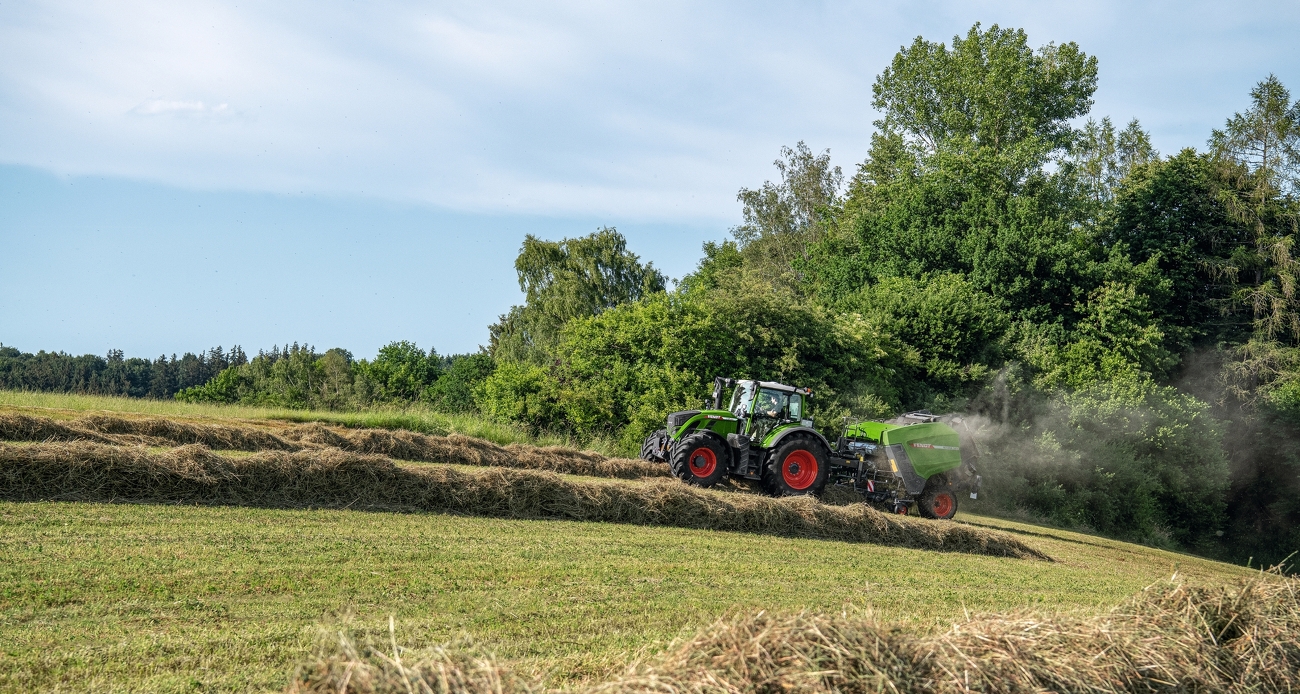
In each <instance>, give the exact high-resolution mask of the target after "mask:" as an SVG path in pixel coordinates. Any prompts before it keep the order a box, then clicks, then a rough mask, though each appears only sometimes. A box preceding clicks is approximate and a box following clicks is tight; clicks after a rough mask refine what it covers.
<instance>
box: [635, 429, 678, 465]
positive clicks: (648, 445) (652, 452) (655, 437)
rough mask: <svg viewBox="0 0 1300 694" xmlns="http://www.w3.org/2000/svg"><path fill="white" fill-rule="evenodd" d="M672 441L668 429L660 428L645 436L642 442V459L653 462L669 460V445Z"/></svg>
mask: <svg viewBox="0 0 1300 694" xmlns="http://www.w3.org/2000/svg"><path fill="white" fill-rule="evenodd" d="M672 441H673V439H672V437H671V436H669V435H668V430H667V429H660V430H658V431H656V432H654V433H652V434H650V435H649V436H647V437H645V442H644V443H642V444H641V460H649V461H650V462H652V463H666V462H668V447H669V444H671V443H672Z"/></svg>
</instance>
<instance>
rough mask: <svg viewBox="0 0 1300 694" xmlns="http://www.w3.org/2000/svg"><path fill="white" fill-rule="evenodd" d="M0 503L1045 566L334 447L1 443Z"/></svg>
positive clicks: (836, 517)
mask: <svg viewBox="0 0 1300 694" xmlns="http://www.w3.org/2000/svg"><path fill="white" fill-rule="evenodd" d="M0 498H4V499H9V500H15V501H35V500H68V501H142V502H184V503H201V504H233V505H249V506H265V507H332V508H353V509H374V510H394V511H410V512H421V511H434V512H450V513H462V514H467V515H477V516H493V517H500V518H529V519H562V520H574V521H597V522H607V523H628V524H634V525H661V526H674V527H682V528H699V529H710V530H728V531H738V532H750V533H761V534H767V535H780V536H786V537H807V538H820V539H828V540H843V541H848V542H865V543H873V544H881V545H892V546H901V547H913V548H918V549H930V550H939V551H951V552H969V553H974V554H987V555H993V556H1002V557H1017V558H1036V559H1048V558H1047V557H1046V556H1045V555H1043V554H1042V553H1040V552H1038V551H1037V550H1034V549H1032V548H1030V547H1029V546H1027V545H1025V544H1024V543H1022V542H1020V541H1019V540H1016V539H1015V538H1013V537H1011V536H1010V535H1008V534H1006V533H1002V532H997V531H988V530H983V529H979V528H974V527H971V526H967V525H962V524H958V523H948V522H933V521H923V520H919V519H912V518H903V517H899V516H894V515H890V514H885V513H881V512H879V511H876V510H874V509H871V508H869V507H867V506H866V505H864V504H858V505H854V506H827V505H824V504H822V503H820V502H818V501H817V500H816V499H813V498H810V497H797V498H791V499H772V498H768V497H761V496H757V495H747V494H726V493H720V492H710V491H703V490H698V489H694V488H691V487H688V486H686V485H684V484H681V483H679V482H676V481H673V480H651V481H646V482H642V483H635V484H632V483H611V482H596V481H575V480H569V479H565V478H562V477H560V476H559V475H556V474H553V473H549V472H540V471H533V470H510V469H505V468H486V469H484V470H482V471H475V472H466V471H462V470H458V469H455V468H451V467H442V466H428V467H423V466H422V467H401V466H398V465H395V464H394V463H393V462H392V461H391V460H388V459H386V458H381V457H379V456H374V455H365V454H359V453H353V452H348V451H342V450H339V449H334V448H324V449H319V450H307V451H295V452H282V451H267V452H262V453H257V454H254V455H252V456H249V457H247V458H238V459H234V458H227V457H224V456H220V455H217V454H215V453H213V452H212V451H210V450H208V449H207V448H204V447H202V446H197V445H190V446H182V447H180V448H176V449H172V450H170V451H166V452H162V453H154V452H150V451H148V450H147V449H144V448H142V447H127V446H105V445H101V444H96V443H89V442H73V443H40V444H35V445H29V446H16V445H13V444H0Z"/></svg>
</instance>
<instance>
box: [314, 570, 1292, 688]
mask: <svg viewBox="0 0 1300 694" xmlns="http://www.w3.org/2000/svg"><path fill="white" fill-rule="evenodd" d="M391 643H392V646H391V647H390V646H389V644H370V645H366V646H357V645H356V644H354V643H353V642H351V641H350V640H349V639H347V638H346V637H343V636H340V637H339V638H337V639H335V641H334V642H333V643H332V644H330V646H329V647H327V648H325V649H322V650H321V652H320V653H318V654H317V657H316V658H315V659H313V660H311V661H310V662H308V663H305V664H304V665H302V666H300V667H299V668H298V670H297V672H296V673H295V674H294V677H293V679H292V682H291V684H290V686H289V688H288V691H290V692H295V693H301V692H331V693H335V692H353V693H354V694H355V693H366V694H389V693H390V692H403V693H405V692H411V691H419V692H428V691H436V692H440V693H443V694H541V693H543V692H547V691H548V690H547V689H546V687H544V686H543V685H542V684H541V683H539V682H536V681H528V680H525V679H523V678H521V677H517V676H515V675H514V674H513V673H512V671H511V669H510V668H509V666H507V665H502V664H500V663H498V662H497V661H495V660H494V659H492V658H491V656H490V655H483V654H478V653H474V652H471V651H466V650H464V649H457V648H440V649H434V650H432V651H427V652H424V653H417V652H407V653H404V654H401V655H400V657H399V656H395V655H394V651H395V644H396V641H395V640H393V641H392V642H391ZM549 691H553V692H557V694H558V691H557V690H549ZM565 691H568V692H570V693H571V694H737V693H739V692H755V693H760V692H765V693H766V692H771V693H775V692H780V693H783V694H841V693H850V692H860V693H863V694H866V693H867V692H894V693H896V694H912V693H917V694H948V693H950V692H951V693H952V694H957V693H963V694H964V693H967V692H990V693H992V692H996V693H1001V694H1038V693H1040V692H1092V693H1097V694H1103V693H1115V694H1118V693H1120V692H1223V693H1225V694H1228V693H1231V694H1238V693H1240V694H1245V693H1247V692H1269V693H1272V692H1296V691H1300V580H1297V579H1294V578H1291V579H1284V578H1281V577H1278V576H1270V575H1259V576H1257V577H1255V578H1253V579H1250V580H1246V581H1243V582H1241V583H1239V584H1237V585H1234V586H1223V587H1218V588H1195V587H1189V586H1186V585H1183V584H1181V583H1178V582H1172V581H1171V582H1169V583H1165V584H1161V585H1156V586H1152V587H1151V588H1148V589H1147V590H1145V591H1143V592H1142V593H1140V594H1139V595H1138V596H1136V597H1135V598H1133V599H1132V600H1130V601H1129V602H1127V603H1125V604H1124V605H1121V606H1119V607H1117V608H1115V609H1114V610H1112V611H1111V612H1109V613H1107V614H1104V615H1101V616H1096V617H1087V618H1071V617H1056V618H1035V617H1034V616H1032V615H1029V614H1010V615H990V616H982V617H976V618H974V619H970V620H968V621H966V622H963V623H960V624H955V625H953V626H952V628H951V629H949V630H947V631H945V632H942V633H934V634H925V633H921V634H918V633H916V632H915V631H914V630H911V629H905V628H900V627H891V626H890V625H886V624H880V623H878V622H876V621H874V620H872V619H870V618H868V617H859V616H852V615H846V614H840V615H824V614H812V613H801V614H792V615H774V614H770V613H767V612H757V613H752V614H747V615H741V616H739V617H736V618H732V619H726V620H723V621H720V622H718V623H716V624H714V625H713V626H711V627H709V628H707V629H705V630H703V631H702V632H701V633H700V634H699V635H698V636H696V637H695V638H693V639H690V640H689V641H687V642H685V643H682V644H679V645H678V646H677V647H676V648H670V649H669V650H668V651H667V652H666V653H665V654H663V655H661V656H659V657H657V658H655V659H653V660H652V661H651V662H649V663H645V664H641V665H639V666H634V667H633V668H631V669H629V671H628V672H627V673H626V674H624V675H623V676H621V677H617V678H614V679H612V680H611V681H608V682H604V683H599V684H596V685H592V686H587V687H582V688H580V689H575V690H565Z"/></svg>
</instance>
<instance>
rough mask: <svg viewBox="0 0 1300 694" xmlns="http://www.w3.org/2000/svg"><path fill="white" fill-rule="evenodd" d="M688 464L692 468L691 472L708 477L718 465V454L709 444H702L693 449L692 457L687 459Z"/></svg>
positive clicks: (697, 475)
mask: <svg viewBox="0 0 1300 694" xmlns="http://www.w3.org/2000/svg"><path fill="white" fill-rule="evenodd" d="M686 464H687V466H688V467H690V468H691V474H692V475H695V476H696V477H708V476H709V475H712V474H713V471H714V470H715V469H717V467H718V456H716V455H714V454H713V450H712V449H711V448H709V447H708V446H700V447H699V448H697V449H695V450H693V451H691V457H690V458H687V459H686Z"/></svg>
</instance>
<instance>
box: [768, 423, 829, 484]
mask: <svg viewBox="0 0 1300 694" xmlns="http://www.w3.org/2000/svg"><path fill="white" fill-rule="evenodd" d="M828 467H829V463H828V461H827V459H826V452H825V450H823V446H822V445H821V443H820V442H819V441H817V440H815V439H813V438H812V437H809V436H797V435H796V436H791V437H790V438H788V439H786V440H784V441H782V442H781V444H780V445H779V446H777V447H776V449H775V450H773V451H772V454H771V455H770V456H769V457H768V459H767V465H766V466H764V469H763V488H764V489H766V490H767V493H768V494H771V495H772V496H798V495H801V494H812V495H814V496H816V495H819V494H821V493H822V489H824V488H825V487H826V473H827V468H828Z"/></svg>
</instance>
